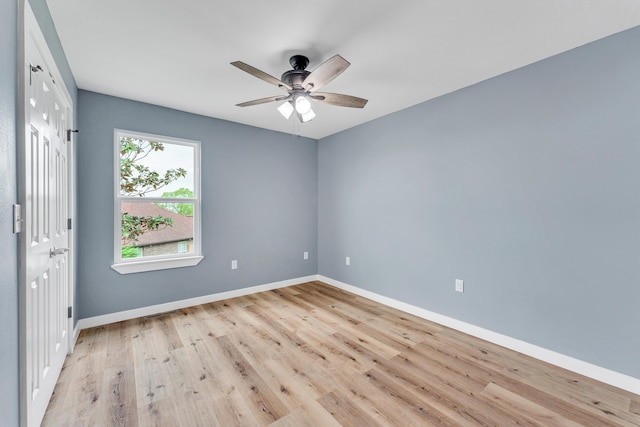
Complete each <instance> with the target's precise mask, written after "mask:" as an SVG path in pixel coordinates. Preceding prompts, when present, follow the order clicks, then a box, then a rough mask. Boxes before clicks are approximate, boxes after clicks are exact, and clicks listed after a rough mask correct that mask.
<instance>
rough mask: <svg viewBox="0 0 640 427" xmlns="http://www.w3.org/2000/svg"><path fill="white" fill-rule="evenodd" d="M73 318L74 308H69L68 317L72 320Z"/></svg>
mask: <svg viewBox="0 0 640 427" xmlns="http://www.w3.org/2000/svg"><path fill="white" fill-rule="evenodd" d="M71 316H73V307H67V317H68V318H69V319H71Z"/></svg>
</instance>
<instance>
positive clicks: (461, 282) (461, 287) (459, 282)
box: [456, 279, 464, 292]
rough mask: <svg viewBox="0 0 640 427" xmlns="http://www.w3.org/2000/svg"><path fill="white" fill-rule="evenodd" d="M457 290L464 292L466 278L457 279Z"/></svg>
mask: <svg viewBox="0 0 640 427" xmlns="http://www.w3.org/2000/svg"><path fill="white" fill-rule="evenodd" d="M456 292H464V280H460V279H456Z"/></svg>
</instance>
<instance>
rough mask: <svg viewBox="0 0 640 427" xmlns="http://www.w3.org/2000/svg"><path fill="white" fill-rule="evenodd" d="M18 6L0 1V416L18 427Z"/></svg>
mask: <svg viewBox="0 0 640 427" xmlns="http://www.w3.org/2000/svg"><path fill="white" fill-rule="evenodd" d="M17 22H18V9H17V2H15V1H3V2H0V52H2V55H0V242H2V243H0V260H2V262H0V325H2V327H0V342H2V343H3V347H4V348H3V350H2V351H0V378H2V381H0V414H2V419H3V422H5V421H6V422H7V423H8V424H6V425H9V426H10V425H18V414H19V403H18V381H19V378H18V360H19V359H18V348H19V347H18V256H17V255H18V239H17V237H16V235H14V234H13V228H12V227H13V226H12V217H13V216H12V205H13V204H14V203H16V201H17V194H18V181H17V175H16V173H17V172H16V152H17V144H16V100H17V93H18V76H17V66H16V63H17V52H18V49H17V45H18V28H17Z"/></svg>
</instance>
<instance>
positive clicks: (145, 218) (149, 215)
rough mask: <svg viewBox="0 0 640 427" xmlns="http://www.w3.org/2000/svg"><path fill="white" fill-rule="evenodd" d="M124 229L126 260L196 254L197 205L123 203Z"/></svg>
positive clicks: (122, 222) (123, 241) (123, 250)
mask: <svg viewBox="0 0 640 427" xmlns="http://www.w3.org/2000/svg"><path fill="white" fill-rule="evenodd" d="M161 205H163V206H161ZM121 226H122V241H121V251H122V258H133V257H149V256H159V255H175V254H179V253H192V252H193V203H147V202H123V203H122V205H121Z"/></svg>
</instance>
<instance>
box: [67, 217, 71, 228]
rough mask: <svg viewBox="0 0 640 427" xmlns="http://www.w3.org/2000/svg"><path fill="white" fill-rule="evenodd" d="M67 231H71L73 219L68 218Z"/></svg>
mask: <svg viewBox="0 0 640 427" xmlns="http://www.w3.org/2000/svg"><path fill="white" fill-rule="evenodd" d="M67 230H71V218H67Z"/></svg>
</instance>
